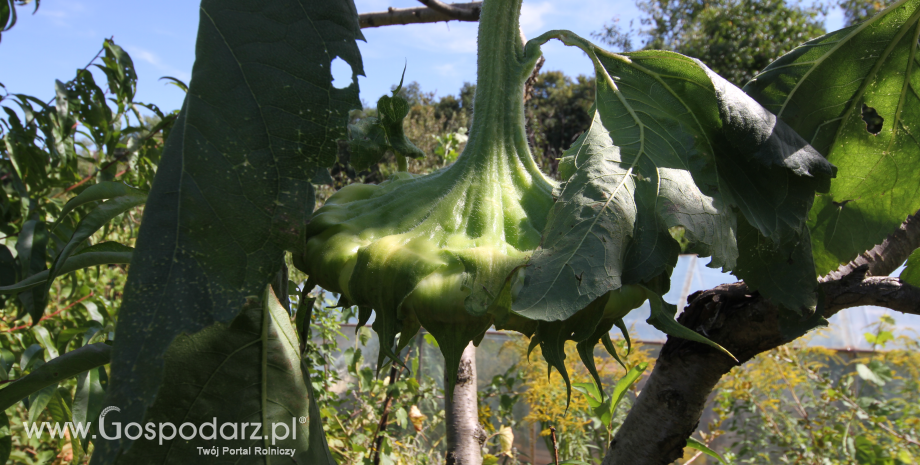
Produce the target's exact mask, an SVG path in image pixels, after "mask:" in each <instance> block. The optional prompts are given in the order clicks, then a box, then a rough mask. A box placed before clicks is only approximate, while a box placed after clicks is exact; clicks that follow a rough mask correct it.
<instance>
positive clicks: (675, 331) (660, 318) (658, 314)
mask: <svg viewBox="0 0 920 465" xmlns="http://www.w3.org/2000/svg"><path fill="white" fill-rule="evenodd" d="M648 303H649V306H650V307H651V309H652V312H651V313H652V314H651V316H649V318H648V320H646V321H647V322H648V324H650V325H652V326H654V327H655V328H658V330H659V331H661V332H663V333H665V334H667V335H668V336H674V337H679V338H681V339H686V340H688V341H696V342H699V343H700V344H706V345H708V346H710V347H712V348H714V349H717V350H719V351H721V352H722V353H724V354H725V355H728V356H729V357H731V358H732V359H734V360H735V361H738V359H737V358H735V356H734V355H732V354H731V352H729V351H728V350H726V349H725V348H724V347H722V346H720V345H719V344H716V343H715V342H712V341H710V340H709V338H706V337H704V336H702V335H700V333H697V332H696V331H694V330H692V329H690V328H688V327H686V326H684V325H682V324H680V323H678V322H677V320H675V319H674V315H676V314H677V306H676V305H673V304H669V303H667V302H665V301H664V299H662V298H661V297H660V296H659V295H658V294H655V293H654V292H649V298H648Z"/></svg>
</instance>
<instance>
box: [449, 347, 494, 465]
mask: <svg viewBox="0 0 920 465" xmlns="http://www.w3.org/2000/svg"><path fill="white" fill-rule="evenodd" d="M446 382H447V380H446V378H445V383H446ZM444 413H445V417H446V418H445V422H446V424H447V465H482V444H483V443H484V442H485V439H486V434H485V431H484V430H483V429H482V426H480V425H479V403H478V401H477V398H476V346H474V345H473V344H472V343H470V344H469V345H468V346H466V349H464V350H463V355H461V356H460V368H459V369H458V371H457V385H456V386H454V396H453V399H449V398H447V397H445V398H444Z"/></svg>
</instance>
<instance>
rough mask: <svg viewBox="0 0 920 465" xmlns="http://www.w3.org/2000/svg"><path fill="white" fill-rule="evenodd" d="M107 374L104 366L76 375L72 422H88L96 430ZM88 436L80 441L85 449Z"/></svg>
mask: <svg viewBox="0 0 920 465" xmlns="http://www.w3.org/2000/svg"><path fill="white" fill-rule="evenodd" d="M106 384H108V383H107V376H106V373H105V367H102V366H100V367H98V368H93V369H90V370H88V371H85V372H83V373H81V374H79V375H77V390H76V392H75V393H74V396H73V422H74V424H85V423H87V422H90V423H91V424H92V426H93V428H96V430H97V431H98V428H99V425H97V424H96V421H97V419H98V418H99V414H100V413H102V407H103V400H104V399H105V385H106ZM89 439H90V438H89V437H86V438H85V439H84V440H83V441H82V445H83V448H84V449H85V448H86V446H87V444H88V443H89Z"/></svg>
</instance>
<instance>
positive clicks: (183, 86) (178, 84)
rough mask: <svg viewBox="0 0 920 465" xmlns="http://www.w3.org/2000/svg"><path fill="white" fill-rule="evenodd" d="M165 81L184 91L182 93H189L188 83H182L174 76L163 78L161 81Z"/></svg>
mask: <svg viewBox="0 0 920 465" xmlns="http://www.w3.org/2000/svg"><path fill="white" fill-rule="evenodd" d="M164 79H165V80H166V81H168V82H167V84H172V85H174V86H176V87H178V88H179V89H182V92H185V93H188V84H186V83H184V82H182V81H180V80H179V79H176V78H174V77H172V76H163V77H161V78H160V80H161V81H162V80H164Z"/></svg>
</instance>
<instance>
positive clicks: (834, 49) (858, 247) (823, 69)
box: [744, 0, 920, 274]
mask: <svg viewBox="0 0 920 465" xmlns="http://www.w3.org/2000/svg"><path fill="white" fill-rule="evenodd" d="M918 37H920V0H901V1H898V2H896V3H893V4H892V5H891V6H889V7H888V8H887V9H885V10H884V11H882V12H881V13H879V14H878V15H877V16H875V17H873V18H871V19H869V20H868V21H866V22H864V23H861V24H857V25H854V26H851V27H848V28H845V29H841V30H839V31H835V32H832V33H830V34H827V35H825V36H823V37H820V38H818V39H815V40H812V41H810V42H807V43H805V44H803V45H802V46H800V47H799V48H797V49H795V50H793V51H792V52H790V53H789V54H787V55H785V56H783V57H782V58H780V59H779V60H777V61H775V62H774V63H773V64H771V65H770V66H768V67H767V68H766V69H764V71H763V72H762V73H761V74H759V75H758V76H756V77H755V78H754V79H753V80H752V81H751V82H749V83H748V84H747V85H746V86H745V87H744V90H745V92H747V93H748V94H749V95H751V96H752V97H754V98H755V99H756V100H757V101H758V102H760V103H761V104H762V105H764V107H766V108H767V109H769V110H770V111H772V112H774V113H776V115H777V116H778V117H779V118H781V119H782V120H783V121H785V122H786V123H787V124H789V125H790V126H791V127H792V128H793V129H795V130H796V131H797V132H798V133H799V134H801V135H802V137H804V138H805V139H806V140H808V141H809V143H810V144H811V145H812V146H814V147H815V148H816V149H817V150H818V151H819V152H821V153H822V154H824V155H825V156H827V159H828V160H829V161H830V162H831V163H833V164H834V165H836V166H837V167H838V168H839V171H838V173H837V179H836V180H834V182H833V183H832V184H831V188H830V191H829V192H828V193H826V194H819V195H818V197H817V198H816V200H815V204H814V207H813V208H812V210H811V212H810V215H809V219H808V226H809V228H810V230H811V241H812V246H813V254H814V259H815V264H816V268H817V271H818V273H820V274H825V273H827V272H828V271H830V270H833V269H836V268H837V266H838V265H839V264H841V263H846V262H849V261H850V260H852V259H854V258H855V257H856V256H857V255H858V254H859V253H860V252H863V251H865V250H867V249H870V248H872V247H873V246H874V245H876V244H878V243H880V242H881V241H882V240H883V239H884V238H885V237H886V236H887V235H888V234H890V233H891V232H893V231H894V230H895V229H897V227H898V225H899V224H900V223H901V222H903V221H904V219H905V218H907V216H908V215H910V214H912V213H914V212H916V211H917V210H918V209H920V195H918V190H917V175H918V173H920V94H918V92H920V72H918V71H917V68H918V66H920V61H918V58H920V57H918V53H917V47H918V44H917V41H918ZM876 114H877V116H876ZM879 124H880V125H881V128H880V129H879V128H878V125H879Z"/></svg>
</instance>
